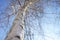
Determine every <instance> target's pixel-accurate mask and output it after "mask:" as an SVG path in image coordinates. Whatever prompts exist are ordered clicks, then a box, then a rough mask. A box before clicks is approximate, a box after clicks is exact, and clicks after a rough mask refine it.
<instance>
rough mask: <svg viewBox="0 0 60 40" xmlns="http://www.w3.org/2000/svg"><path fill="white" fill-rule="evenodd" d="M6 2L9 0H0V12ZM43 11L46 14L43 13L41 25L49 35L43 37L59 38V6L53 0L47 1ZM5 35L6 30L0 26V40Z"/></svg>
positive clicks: (48, 38) (48, 39)
mask: <svg viewBox="0 0 60 40" xmlns="http://www.w3.org/2000/svg"><path fill="white" fill-rule="evenodd" d="M8 3H9V1H6V0H1V1H0V12H2V11H3V9H5V7H6V6H7V5H8ZM44 13H48V14H44V17H43V18H42V21H41V25H42V27H43V29H44V34H45V35H48V36H49V37H48V36H47V37H45V38H46V40H60V18H59V17H60V15H59V13H60V6H59V5H57V4H56V3H55V2H54V3H53V2H49V3H48V5H47V4H46V3H45V4H44ZM52 13H55V14H52ZM11 18H12V17H11ZM13 18H14V17H13ZM13 18H12V20H13ZM12 20H11V19H10V21H11V23H12ZM33 23H35V24H37V23H38V21H37V20H35V21H34V22H33ZM7 30H9V28H7ZM37 34H38V33H37ZM37 34H36V35H37ZM5 35H6V32H5V31H4V30H3V29H1V28H0V40H4V37H5ZM50 37H51V38H50ZM37 38H38V37H36V39H37Z"/></svg>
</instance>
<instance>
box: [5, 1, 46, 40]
mask: <svg viewBox="0 0 60 40" xmlns="http://www.w3.org/2000/svg"><path fill="white" fill-rule="evenodd" d="M22 1H23V2H22ZM21 2H22V3H21ZM39 4H40V5H39ZM10 8H11V9H12V14H11V15H14V14H15V18H14V21H13V23H12V26H11V29H10V31H9V32H8V33H7V36H6V38H5V40H35V38H36V36H35V35H38V36H37V37H40V38H38V40H45V38H44V32H43V29H42V27H41V25H40V23H41V18H42V17H43V1H42V0H13V1H11V3H10ZM10 8H9V9H10ZM10 11H11V10H10ZM36 28H37V29H36ZM35 32H36V33H35ZM37 32H38V33H37Z"/></svg>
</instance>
